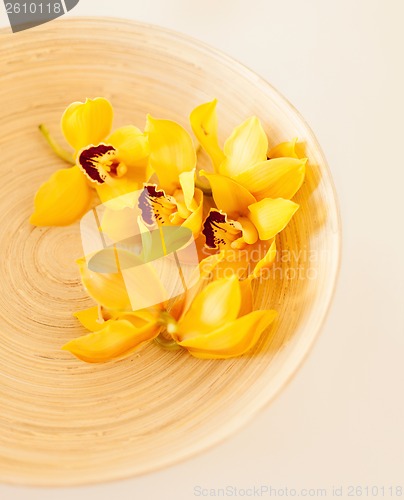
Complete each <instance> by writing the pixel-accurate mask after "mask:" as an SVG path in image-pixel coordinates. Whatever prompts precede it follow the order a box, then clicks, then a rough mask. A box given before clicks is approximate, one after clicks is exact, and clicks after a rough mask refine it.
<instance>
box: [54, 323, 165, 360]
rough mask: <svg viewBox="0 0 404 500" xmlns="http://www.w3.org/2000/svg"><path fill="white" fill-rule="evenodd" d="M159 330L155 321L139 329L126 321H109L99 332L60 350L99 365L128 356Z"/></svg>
mask: <svg viewBox="0 0 404 500" xmlns="http://www.w3.org/2000/svg"><path fill="white" fill-rule="evenodd" d="M159 330H160V327H159V325H158V324H157V322H155V321H154V322H150V323H145V324H144V326H142V327H140V328H139V327H136V326H135V325H133V323H131V322H130V321H128V320H126V319H121V320H115V321H114V320H111V321H108V322H107V323H106V325H105V326H104V328H102V329H100V330H99V331H97V332H94V333H89V334H88V335H84V336H83V337H79V338H77V339H74V340H71V341H70V342H68V343H67V344H65V345H64V346H63V347H62V349H63V350H65V351H69V352H71V353H72V354H74V355H75V356H76V357H77V358H79V359H81V360H83V361H87V362H88V363H100V362H103V361H109V360H111V359H114V358H117V357H118V356H122V355H123V354H129V353H130V352H132V351H133V350H135V349H137V348H139V347H140V346H141V345H142V344H143V343H144V342H147V341H149V340H152V339H154V338H155V337H157V335H158V333H159Z"/></svg>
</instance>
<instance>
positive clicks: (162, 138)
mask: <svg viewBox="0 0 404 500" xmlns="http://www.w3.org/2000/svg"><path fill="white" fill-rule="evenodd" d="M146 132H147V134H148V138H149V145H150V166H151V168H152V169H153V170H154V171H155V172H156V174H157V176H158V178H159V186H160V187H162V188H163V189H164V190H165V191H166V192H167V193H168V194H171V193H172V192H173V191H174V190H175V189H176V188H178V187H179V175H180V174H181V173H182V172H189V171H191V170H193V169H194V168H195V167H196V152H195V148H194V145H193V142H192V139H191V136H190V135H189V134H188V132H187V131H186V130H185V129H184V128H183V127H181V125H179V124H178V123H176V122H173V121H171V120H156V119H155V118H152V117H151V116H150V115H149V116H148V117H147V123H146Z"/></svg>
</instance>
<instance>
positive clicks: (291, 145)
mask: <svg viewBox="0 0 404 500" xmlns="http://www.w3.org/2000/svg"><path fill="white" fill-rule="evenodd" d="M296 143H297V137H295V138H294V139H292V140H291V141H289V142H281V143H280V144H277V145H276V146H274V147H273V148H271V149H270V150H269V151H268V158H284V157H288V158H299V156H298V154H297V152H296Z"/></svg>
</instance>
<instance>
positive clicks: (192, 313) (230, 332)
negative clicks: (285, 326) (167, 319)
mask: <svg viewBox="0 0 404 500" xmlns="http://www.w3.org/2000/svg"><path fill="white" fill-rule="evenodd" d="M276 316H277V312H276V311H274V310H267V311H253V308H252V293H251V285H250V280H245V282H239V280H238V279H237V278H236V276H232V277H230V278H224V279H220V280H216V281H214V282H212V283H210V284H209V285H208V286H207V287H206V288H204V289H203V290H202V292H200V293H199V294H198V295H197V296H196V297H195V298H194V300H193V302H192V304H191V305H190V307H189V308H188V309H187V310H186V311H185V312H184V313H183V314H182V316H181V317H180V318H179V320H178V321H177V322H176V324H171V325H170V332H171V335H172V337H173V338H174V340H175V341H176V342H177V343H178V345H180V346H182V347H184V348H185V349H187V350H188V352H189V353H190V354H191V355H192V356H194V357H196V358H202V359H226V358H231V357H236V356H241V355H242V354H245V353H246V352H248V351H249V350H251V349H252V348H253V347H254V345H255V344H256V343H257V341H258V340H259V338H260V336H261V335H262V333H263V332H264V330H265V329H266V328H267V327H268V326H269V325H270V324H271V323H272V322H273V321H274V319H275V318H276Z"/></svg>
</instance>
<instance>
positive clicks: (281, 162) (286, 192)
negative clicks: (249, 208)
mask: <svg viewBox="0 0 404 500" xmlns="http://www.w3.org/2000/svg"><path fill="white" fill-rule="evenodd" d="M306 163H307V158H302V159H300V160H299V159H297V158H275V159H273V160H267V161H264V162H261V163H257V164H256V165H254V166H253V167H251V168H249V169H248V170H245V171H244V172H242V173H241V174H239V175H237V176H236V177H235V180H236V181H237V182H239V183H240V184H241V185H243V186H244V187H245V188H246V189H248V191H250V192H251V193H252V194H253V195H254V196H255V197H256V199H257V200H262V199H263V198H285V199H287V200H289V199H290V198H292V197H293V196H294V195H295V194H296V192H297V191H298V190H299V189H300V187H301V185H302V184H303V181H304V176H305V172H306Z"/></svg>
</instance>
